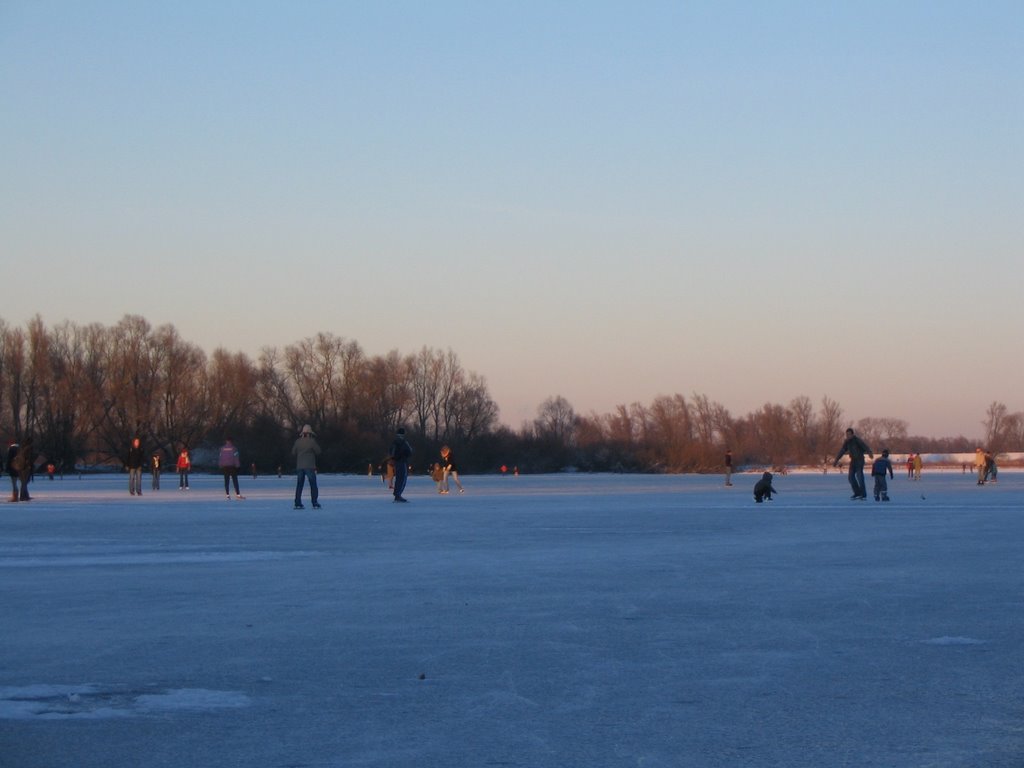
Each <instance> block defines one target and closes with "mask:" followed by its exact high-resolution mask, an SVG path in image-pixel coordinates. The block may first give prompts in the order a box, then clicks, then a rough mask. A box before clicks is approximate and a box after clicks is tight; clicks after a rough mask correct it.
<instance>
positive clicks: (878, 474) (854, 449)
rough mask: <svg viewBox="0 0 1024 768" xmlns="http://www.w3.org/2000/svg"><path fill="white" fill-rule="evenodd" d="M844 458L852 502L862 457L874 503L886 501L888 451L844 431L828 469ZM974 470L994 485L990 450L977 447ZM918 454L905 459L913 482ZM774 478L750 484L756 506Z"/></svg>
mask: <svg viewBox="0 0 1024 768" xmlns="http://www.w3.org/2000/svg"><path fill="white" fill-rule="evenodd" d="M844 456H849V457H850V466H849V469H848V471H847V477H848V479H849V482H850V488H851V489H852V490H853V495H852V496H850V499H851V500H852V501H864V500H866V499H867V497H868V492H867V484H866V483H865V480H864V467H865V457H866V458H870V459H872V460H873V461H872V464H871V477H872V479H873V480H874V487H873V489H872V494H873V496H874V499H875V501H889V486H888V480H891V479H893V468H892V460H891V459H890V458H889V449H888V448H886V449H884V450H883V451H882V455H881V456H879V457H878V458H875V455H874V453H873V452H872V450H871V448H870V447H869V446H868V444H867V443H866V442H864V440H862V439H861V438H860V437H859V436H858V435H857V434H856V433H855V432H854V431H853V429H852V428H850V429H847V430H846V439H845V440H844V441H843V444H842V446H841V447H840V448H839V452H838V453H837V454H836V457H835V460H834V461H833V462H832V466H834V467H838V466H839V462H840V461H841V460H842V458H843V457H844ZM974 463H975V467H976V470H977V473H978V485H983V484H985V483H987V482H996V478H997V476H998V474H999V469H998V467H997V466H996V460H995V456H994V455H993V454H992V453H991V452H990V451H985V450H983V449H981V448H978V450H977V452H976V455H975V460H974ZM921 466H922V458H921V454H920V453H918V454H910V455H909V456H908V457H907V474H908V477H910V478H911V479H914V480H920V479H921ZM732 469H733V467H732V452H731V451H728V450H727V451H726V452H725V484H726V485H727V486H731V485H732ZM773 479H774V476H773V475H772V473H771V472H765V473H764V474H762V475H761V479H760V480H758V481H757V483H755V484H754V501H756V502H757V503H758V504H760V503H761V502H763V501H765V500H767V501H771V498H772V494H775V493H778V491H777V490H776V489H775V488H774V486H772V480H773Z"/></svg>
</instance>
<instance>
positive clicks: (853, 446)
mask: <svg viewBox="0 0 1024 768" xmlns="http://www.w3.org/2000/svg"><path fill="white" fill-rule="evenodd" d="M846 454H849V456H850V470H849V472H848V473H847V477H848V478H849V480H850V487H851V488H852V489H853V496H851V497H850V498H851V499H852V500H854V501H863V500H864V499H866V498H867V497H868V489H867V485H865V483H864V456H865V454H866V455H867V456H869V457H870V458H872V459H873V458H875V454H874V453H872V451H871V448H869V447H868V444H867V443H865V442H864V441H863V440H861V439H860V438H859V437H857V435H855V434H854V432H853V430H852V429H847V430H846V440H844V441H843V445H842V447H841V448H840V449H839V453H837V454H836V460H835V461H834V462H832V466H834V467H838V466H839V460H840V459H841V458H843V456H844V455H846Z"/></svg>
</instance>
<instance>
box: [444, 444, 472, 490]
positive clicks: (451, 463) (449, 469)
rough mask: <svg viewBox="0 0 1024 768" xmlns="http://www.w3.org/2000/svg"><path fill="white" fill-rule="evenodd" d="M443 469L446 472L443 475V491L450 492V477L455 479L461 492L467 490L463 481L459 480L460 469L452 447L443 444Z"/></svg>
mask: <svg viewBox="0 0 1024 768" xmlns="http://www.w3.org/2000/svg"><path fill="white" fill-rule="evenodd" d="M441 470H442V471H443V473H444V474H443V475H442V477H441V493H448V478H449V477H451V478H452V479H453V480H454V481H455V485H456V487H457V488H458V489H459V493H465V492H466V489H465V488H463V487H462V483H460V482H459V469H458V467H456V466H455V459H454V458H453V457H452V449H451V448H449V447H448V446H447V445H443V446H441Z"/></svg>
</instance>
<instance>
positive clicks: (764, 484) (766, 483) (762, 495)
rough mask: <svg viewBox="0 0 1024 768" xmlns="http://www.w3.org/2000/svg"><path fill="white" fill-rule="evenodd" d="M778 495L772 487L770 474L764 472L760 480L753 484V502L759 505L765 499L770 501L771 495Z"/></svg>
mask: <svg viewBox="0 0 1024 768" xmlns="http://www.w3.org/2000/svg"><path fill="white" fill-rule="evenodd" d="M773 493H778V491H777V490H775V488H774V487H773V486H772V473H771V472H765V473H764V474H763V475H761V479H760V480H758V481H757V482H756V483H754V501H756V502H757V503H758V504H761V503H762V502H763V501H764V500H765V499H768V501H771V500H772V494H773Z"/></svg>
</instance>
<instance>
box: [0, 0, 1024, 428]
mask: <svg viewBox="0 0 1024 768" xmlns="http://www.w3.org/2000/svg"><path fill="white" fill-rule="evenodd" d="M1022 28H1024V4H1021V3H1019V2H1002V1H1001V0H994V1H993V2H984V3H965V2H941V1H940V2H902V3H892V2H888V1H887V2H871V1H868V2H859V3H822V2H810V1H808V2H799V1H794V2H765V3H746V2H728V1H726V2H659V1H657V0H654V1H652V2H643V3H625V2H621V3H611V2H572V1H570V2H556V3H551V2H520V3H511V2H448V1H446V0H440V1H438V2H431V3H422V2H387V1H386V0H384V1H382V2H375V3H365V2H315V1H314V0H310V1H309V2H301V3H294V2H263V1H261V0H250V1H247V2H206V1H205V0H204V1H203V2H177V3H138V2H105V1H102V0H97V1H96V2H47V1H46V0H41V1H40V0H32V2H21V1H20V0H0V99H2V104H3V105H4V106H3V110H2V117H0V146H2V147H3V150H2V152H0V254H2V255H0V261H2V263H3V264H4V265H5V266H4V274H5V277H4V282H5V290H4V298H3V299H2V300H0V318H3V320H5V321H6V322H7V323H8V324H13V325H19V324H23V323H25V322H26V321H27V320H29V319H30V318H31V317H33V316H34V315H36V314H39V315H41V316H42V318H43V319H44V321H45V322H47V323H48V324H56V323H58V322H60V321H62V320H71V321H73V322H76V323H81V324H87V323H93V322H99V323H103V324H108V325H110V324H114V323H116V322H117V321H118V320H119V319H121V318H122V317H123V316H124V315H125V314H138V315H142V316H144V317H145V318H146V319H147V320H149V321H150V322H151V323H152V324H153V325H154V326H157V325H162V324H165V323H171V324H173V325H174V326H175V327H176V328H177V329H178V330H179V332H180V333H181V335H182V336H183V337H184V338H185V339H187V340H189V341H192V342H194V343H196V344H198V345H199V346H201V347H203V348H204V349H205V350H207V351H208V352H211V351H213V350H214V349H216V348H218V347H224V348H227V349H229V350H231V351H243V352H246V353H248V354H251V355H253V356H254V357H255V356H258V354H259V352H260V350H261V349H262V348H263V347H267V346H276V347H283V346H285V345H288V344H291V343H294V342H296V341H299V340H301V339H304V338H307V337H309V336H313V335H315V334H316V333H319V332H328V333H332V334H335V335H336V336H340V337H343V338H346V339H351V340H354V341H357V342H358V343H359V344H360V346H361V347H362V348H363V349H364V351H365V352H366V353H367V354H368V355H384V354H387V353H388V352H389V351H391V350H398V351H399V352H401V353H403V354H411V353H414V352H416V351H418V350H419V349H421V348H422V347H424V346H427V347H431V348H434V349H439V350H447V349H451V350H453V351H454V352H455V353H456V354H457V355H458V356H459V360H460V361H461V363H462V365H463V367H464V368H465V369H467V370H469V371H473V372H476V373H478V374H480V375H482V376H483V377H484V378H485V379H486V381H487V384H488V389H489V391H490V393H491V395H492V397H493V398H494V399H495V401H496V402H497V404H498V405H499V407H500V409H501V418H502V421H504V422H505V423H507V424H509V425H511V426H513V427H518V426H520V425H521V424H522V423H523V422H524V421H527V420H530V419H532V418H534V417H535V416H536V414H537V408H538V406H539V405H540V404H541V403H542V402H543V401H544V400H546V399H547V398H549V397H553V396H558V395H560V396H562V397H565V398H566V399H567V400H568V401H569V402H570V403H571V404H572V406H573V407H574V409H575V410H576V411H577V412H578V413H581V414H589V413H598V414H603V413H608V412H611V411H613V410H614V409H615V408H616V406H618V405H620V404H630V403H634V402H639V403H642V404H645V405H646V404H650V402H651V401H653V399H654V398H656V397H658V396H661V395H673V394H676V393H679V394H683V395H685V396H691V395H693V394H702V395H706V396H707V397H708V398H709V399H711V400H712V401H715V402H718V403H721V404H722V405H724V406H725V407H726V408H728V409H729V411H730V412H731V413H732V415H733V416H735V417H740V416H743V415H745V414H747V413H749V412H751V411H753V410H756V409H758V408H760V407H761V406H762V405H764V404H765V403H782V404H786V403H788V402H789V401H791V400H792V399H793V398H795V397H798V396H807V397H809V398H810V399H811V400H812V402H814V403H815V404H819V403H820V402H821V400H822V398H823V397H828V398H830V399H831V400H834V401H836V402H838V403H839V404H840V405H841V406H842V408H843V412H844V415H845V417H846V418H847V419H848V420H849V421H850V422H851V423H852V422H855V421H856V420H857V419H860V418H864V417H876V418H900V419H904V420H906V421H907V422H908V425H909V430H910V433H911V434H918V435H928V436H934V437H938V436H953V435H960V434H962V435H965V436H967V437H974V436H980V435H982V434H983V433H984V430H983V426H982V422H983V420H984V418H985V412H986V409H987V407H988V405H989V404H990V403H992V402H993V401H998V402H1002V403H1004V404H1005V405H1007V406H1008V408H1009V409H1010V410H1011V412H1013V411H1021V410H1024V386H1022V385H1024V359H1022V357H1021V356H1020V355H1019V354H1018V342H1019V339H1020V336H1021V332H1022V331H1024V320H1022V318H1021V313H1020V310H1019V307H1020V298H1019V294H1020V288H1021V279H1020V278H1021V259H1020V244H1021V242H1022V237H1021V235H1022V234H1024V224H1022V222H1024V216H1022V215H1021V213H1022V210H1024V147H1022V138H1021V137H1022V136H1024V98H1022V96H1024V93H1022V90H1024V85H1022V84H1024V45H1022V40H1024V38H1022V36H1021V32H1020V31H1021V29H1022ZM15 264H17V265H22V266H24V267H25V268H26V269H29V270H30V273H29V274H27V275H25V276H19V277H17V278H14V277H13V276H12V272H11V269H10V265H15ZM12 286H16V287H12Z"/></svg>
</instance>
